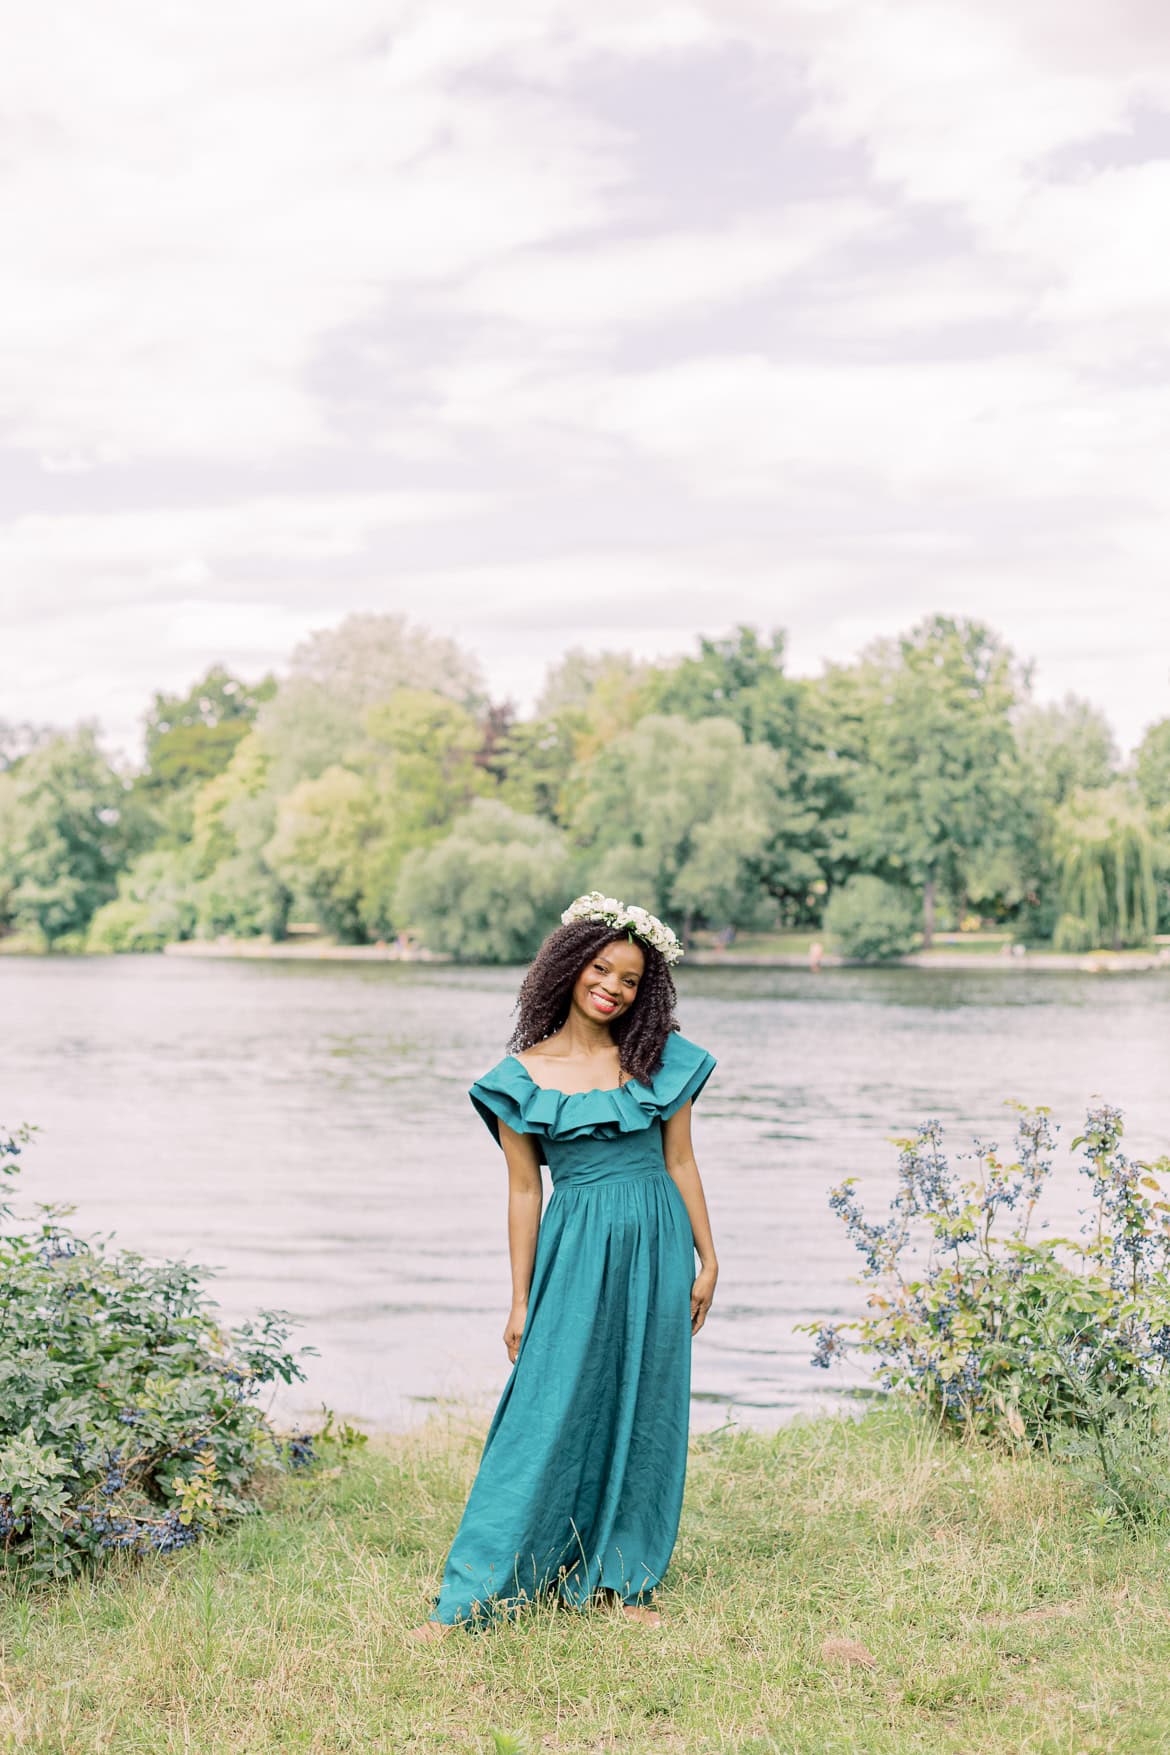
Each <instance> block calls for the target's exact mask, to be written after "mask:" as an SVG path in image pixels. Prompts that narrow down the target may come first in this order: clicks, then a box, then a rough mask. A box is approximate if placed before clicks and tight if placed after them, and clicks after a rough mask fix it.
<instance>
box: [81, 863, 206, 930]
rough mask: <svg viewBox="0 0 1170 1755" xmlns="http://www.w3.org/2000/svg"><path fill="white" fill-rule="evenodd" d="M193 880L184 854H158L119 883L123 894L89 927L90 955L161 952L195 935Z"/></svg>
mask: <svg viewBox="0 0 1170 1755" xmlns="http://www.w3.org/2000/svg"><path fill="white" fill-rule="evenodd" d="M192 883H193V880H192V877H191V873H190V871H189V869H188V864H187V861H186V860H185V859H184V857H183V855H182V854H176V853H174V852H172V851H169V850H159V849H155V850H153V851H152V852H150V853H144V854H143V855H142V857H141V858H140V859H137V860H135V862H134V864H133V865H132V866H131V867H130V869H129V870H128V871H124V872H123V873H122V875H121V876H120V877H119V879H118V894H117V895H116V896H115V897H114V899H113V901H111V902H107V903H106V904H105V905H104V907H101V908H99V909H98V911H97V913H96V914H95V915H94V917H93V919H92V920H91V921H90V923H89V935H88V938H87V940H86V949H87V950H90V951H158V950H161V949H162V947H163V946H164V945H165V944H170V943H171V942H172V941H173V940H175V939H184V938H190V937H191V934H192V933H193V932H194V930H195V903H194V900H193V897H192Z"/></svg>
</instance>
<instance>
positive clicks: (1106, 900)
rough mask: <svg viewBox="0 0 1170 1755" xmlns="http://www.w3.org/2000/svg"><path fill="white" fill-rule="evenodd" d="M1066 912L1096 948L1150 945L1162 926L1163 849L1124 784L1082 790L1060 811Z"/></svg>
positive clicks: (1058, 822)
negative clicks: (1159, 876) (1159, 880)
mask: <svg viewBox="0 0 1170 1755" xmlns="http://www.w3.org/2000/svg"><path fill="white" fill-rule="evenodd" d="M1055 846H1056V854H1057V858H1058V860H1059V869H1060V885H1061V904H1062V907H1063V910H1064V913H1065V914H1067V915H1072V916H1074V917H1076V918H1078V919H1080V920H1082V921H1084V922H1085V924H1086V926H1087V928H1088V933H1089V937H1090V939H1091V940H1092V942H1093V944H1094V945H1102V944H1109V945H1112V946H1113V947H1114V948H1115V949H1120V948H1121V947H1122V946H1123V945H1142V944H1148V942H1149V941H1150V939H1151V938H1152V937H1153V935H1154V932H1155V930H1156V925H1157V910H1158V899H1157V887H1156V879H1155V872H1156V862H1157V850H1156V846H1155V840H1154V835H1153V832H1152V828H1151V825H1150V820H1149V816H1148V813H1147V812H1146V809H1145V807H1144V805H1143V804H1142V803H1141V801H1140V800H1139V799H1138V798H1136V797H1135V796H1134V794H1133V793H1132V792H1130V791H1129V789H1128V788H1126V787H1124V786H1120V785H1119V786H1113V787H1110V788H1109V789H1108V790H1103V791H1096V792H1076V793H1074V794H1073V796H1072V797H1071V798H1070V799H1069V800H1068V802H1067V803H1066V804H1064V805H1062V807H1061V809H1060V810H1059V811H1058V812H1057V816H1056V822H1055Z"/></svg>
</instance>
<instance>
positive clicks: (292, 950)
mask: <svg viewBox="0 0 1170 1755" xmlns="http://www.w3.org/2000/svg"><path fill="white" fill-rule="evenodd" d="M165 954H166V955H167V956H172V957H195V958H225V957H227V958H230V957H237V958H269V959H284V960H290V961H294V962H337V963H450V962H451V961H452V960H453V959H452V958H450V957H448V956H445V955H443V954H442V953H441V952H432V951H423V950H410V951H401V950H399V949H398V947H397V946H395V945H336V944H327V943H324V942H322V941H321V940H316V939H314V940H307V941H305V942H302V943H297V942H295V941H294V942H291V943H280V944H273V943H271V942H270V941H268V940H262V939H187V940H184V941H183V942H182V943H180V944H169V945H167V946H165ZM686 961H687V964H688V965H690V966H691V967H692V968H693V967H696V966H698V967H705V968H721V969H807V968H808V967H809V953H808V952H807V951H804V952H795V951H775V952H767V951H756V950H750V951H749V950H745V951H737V950H736V949H735V948H734V947H729V948H728V949H727V950H703V949H693V950H690V951H688V952H687V955H686ZM873 966H874V965H873V964H863V963H859V962H857V961H856V960H855V959H852V958H849V957H838V956H834V955H833V954H832V953H831V952H825V953H823V954H822V955H821V957H820V958H819V967H820V968H821V969H860V968H872V967H873ZM880 966H881V967H882V968H893V969H938V970H948V971H951V972H953V971H954V970H956V969H969V970H975V971H977V972H978V973H979V974H981V975H982V974H984V973H988V972H990V973H1001V974H1006V975H1013V974H1019V973H1021V971H1027V970H1033V971H1035V970H1037V969H1045V970H1053V969H1055V970H1079V971H1081V972H1082V973H1088V974H1093V975H1096V974H1107V973H1110V972H1114V973H1121V972H1126V973H1131V974H1132V973H1135V972H1138V971H1144V970H1150V969H1164V970H1167V971H1170V946H1166V945H1162V946H1159V947H1158V948H1157V949H1156V950H1151V951H1091V952H1087V953H1085V954H1077V955H1065V954H1063V953H1061V952H1057V951H1026V952H1024V953H1023V954H1022V955H1018V956H1013V955H1011V954H1010V951H1009V954H1007V955H1001V954H999V953H988V952H986V951H982V952H981V951H979V950H977V949H975V948H974V947H972V949H970V950H951V949H947V948H942V949H939V950H931V951H915V952H912V953H911V955H909V956H906V957H894V958H892V959H891V960H890V961H889V962H888V963H883V964H882V965H880Z"/></svg>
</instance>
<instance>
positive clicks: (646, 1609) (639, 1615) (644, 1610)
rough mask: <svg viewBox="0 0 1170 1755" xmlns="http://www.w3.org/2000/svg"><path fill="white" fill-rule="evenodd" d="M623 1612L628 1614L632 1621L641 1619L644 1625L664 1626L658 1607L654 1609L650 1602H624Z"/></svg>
mask: <svg viewBox="0 0 1170 1755" xmlns="http://www.w3.org/2000/svg"><path fill="white" fill-rule="evenodd" d="M622 1613H623V1615H627V1616H628V1617H629V1619H630V1620H631V1621H641V1623H642V1625H643V1626H644V1627H661V1626H662V1616H661V1615H660V1614H659V1613H658V1610H657V1609H652V1608H651V1607H650V1606H649V1604H648V1603H623V1604H622Z"/></svg>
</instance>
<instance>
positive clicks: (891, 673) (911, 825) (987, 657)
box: [850, 616, 1024, 946]
mask: <svg viewBox="0 0 1170 1755" xmlns="http://www.w3.org/2000/svg"><path fill="white" fill-rule="evenodd" d="M853 687H854V689H855V690H856V692H857V695H858V699H857V701H856V704H855V707H854V709H853V727H854V730H855V735H856V739H857V746H858V747H857V752H856V754H857V759H856V760H855V762H854V766H853V773H852V792H853V800H854V815H853V819H852V822H851V825H850V838H851V841H852V843H853V845H854V847H855V849H856V853H857V857H858V860H859V862H860V864H861V865H862V866H863V867H864V868H868V869H869V870H870V871H873V872H875V873H876V874H877V875H878V876H880V877H885V878H889V879H891V880H892V881H895V882H898V883H902V884H906V885H908V886H909V887H911V888H914V889H916V890H918V891H920V892H921V893H922V896H923V942H924V943H925V944H926V945H927V946H929V944H930V941H931V934H932V931H933V924H934V906H935V896H936V890H937V889H941V890H943V891H945V892H946V893H948V894H950V895H951V896H952V897H955V898H964V899H970V900H981V899H982V898H978V897H975V896H973V895H972V885H971V877H972V872H973V868H974V866H975V862H976V861H977V860H978V861H979V862H980V863H982V862H984V861H986V859H987V856H988V854H989V853H990V852H992V851H993V850H998V849H1006V848H1009V847H1012V846H1014V845H1015V844H1016V843H1017V842H1018V840H1019V839H1020V836H1021V834H1022V829H1023V821H1024V817H1023V811H1022V797H1021V776H1020V768H1019V756H1018V752H1017V749H1016V742H1015V737H1014V734H1013V730H1012V722H1011V714H1012V709H1013V708H1014V706H1015V704H1016V702H1017V700H1018V698H1019V695H1020V692H1021V689H1022V682H1021V680H1020V679H1019V677H1018V676H1017V673H1016V667H1015V663H1014V660H1013V658H1012V655H1011V653H1010V652H1009V651H1008V650H1007V648H1006V647H1005V646H1004V645H1003V644H1002V642H1001V641H1000V640H999V639H998V638H997V637H996V636H995V635H994V634H993V633H992V632H991V631H990V630H989V629H988V628H986V627H984V626H983V624H982V623H980V622H974V621H966V620H963V621H955V620H952V619H951V618H949V617H946V616H934V617H933V618H931V619H930V620H928V621H925V622H923V623H921V624H920V625H919V626H918V627H917V628H915V629H913V630H912V632H911V633H910V634H909V635H907V636H906V637H904V638H903V639H901V640H899V641H897V642H896V643H895V642H889V641H884V642H879V643H878V644H877V645H876V646H874V647H872V648H871V649H870V651H869V652H868V654H867V655H866V656H865V658H864V659H863V661H862V663H861V664H860V665H859V666H858V667H857V668H856V672H855V677H854V681H853Z"/></svg>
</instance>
